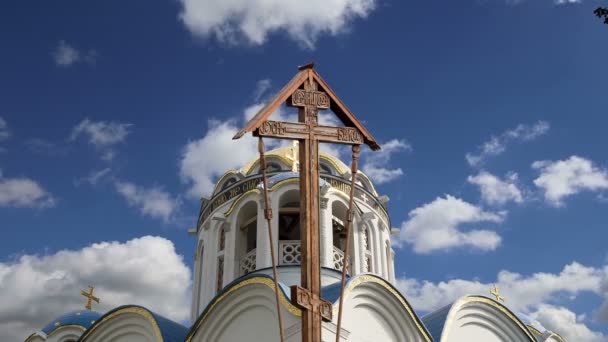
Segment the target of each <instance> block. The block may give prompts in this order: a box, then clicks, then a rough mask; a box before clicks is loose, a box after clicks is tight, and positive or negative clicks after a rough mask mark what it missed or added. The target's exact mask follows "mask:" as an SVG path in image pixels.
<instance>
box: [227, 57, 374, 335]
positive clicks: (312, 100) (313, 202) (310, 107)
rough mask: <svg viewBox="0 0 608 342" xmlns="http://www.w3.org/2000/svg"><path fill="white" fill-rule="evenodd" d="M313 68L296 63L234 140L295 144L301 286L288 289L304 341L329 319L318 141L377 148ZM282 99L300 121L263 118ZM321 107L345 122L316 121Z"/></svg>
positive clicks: (356, 148)
mask: <svg viewBox="0 0 608 342" xmlns="http://www.w3.org/2000/svg"><path fill="white" fill-rule="evenodd" d="M313 68H314V64H313V63H311V64H307V65H304V66H301V67H299V68H298V69H299V72H298V73H297V74H296V76H294V78H293V79H292V80H291V81H290V82H289V83H288V84H287V85H286V86H285V87H284V88H283V89H282V90H281V91H280V92H279V93H278V94H277V95H275V97H274V98H273V99H272V100H271V101H270V102H268V104H266V106H265V107H264V108H262V109H261V110H260V112H258V113H257V114H256V115H255V116H254V117H253V118H252V119H251V120H250V121H249V122H248V123H247V124H246V126H245V127H244V128H243V129H242V130H241V131H239V132H238V133H237V134H236V135H235V136H234V138H233V139H238V138H240V137H242V136H243V135H244V134H245V133H247V132H252V133H253V135H254V136H259V137H269V138H278V139H289V140H297V141H298V142H299V155H300V162H299V166H300V168H299V171H300V230H301V251H302V264H301V272H302V274H301V286H293V287H292V288H291V293H292V294H291V299H292V301H293V302H294V304H295V305H296V306H298V307H299V308H300V309H302V311H303V313H302V341H303V342H320V341H321V321H322V319H324V320H328V321H331V319H332V317H331V315H332V304H331V303H330V302H328V301H325V300H323V299H322V298H321V259H320V241H319V142H331V143H339V144H348V145H353V152H354V155H356V157H357V158H358V151H359V146H360V145H361V144H367V145H368V146H369V147H370V148H371V149H372V150H378V149H380V146H379V145H378V143H376V141H375V140H374V138H373V137H372V136H371V134H370V133H369V132H368V131H367V130H366V129H365V127H363V125H361V123H360V122H359V121H358V120H357V119H356V118H355V116H354V115H353V114H352V113H351V112H350V111H349V110H348V108H346V106H345V105H344V104H343V103H342V101H341V100H340V99H339V98H338V97H337V96H336V94H335V93H334V92H333V91H332V90H331V89H330V88H329V86H328V85H327V84H326V83H325V81H323V79H322V78H321V76H319V74H318V73H317V72H316V71H315V70H314V69H313ZM283 103H286V104H287V105H288V106H292V107H298V122H282V121H271V120H267V119H268V117H269V116H270V115H271V114H272V113H273V112H274V111H275V110H276V109H277V108H278V107H279V106H280V105H281V104H283ZM321 109H331V110H332V111H333V112H334V114H336V116H337V117H338V118H339V119H340V121H342V123H343V124H344V126H342V127H332V126H321V125H319V123H318V113H319V110H321ZM355 151H356V152H355ZM355 165H356V164H355ZM355 173H356V170H355ZM355 173H353V175H352V177H353V178H354V177H355ZM345 262H346V260H345ZM278 314H279V315H280V312H279V313H278ZM337 334H340V332H339V331H338V332H337Z"/></svg>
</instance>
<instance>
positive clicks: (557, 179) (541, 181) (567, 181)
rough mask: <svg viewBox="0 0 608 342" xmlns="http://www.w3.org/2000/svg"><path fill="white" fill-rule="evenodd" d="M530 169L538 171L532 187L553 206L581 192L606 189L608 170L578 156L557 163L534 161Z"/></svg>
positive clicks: (607, 187) (607, 186)
mask: <svg viewBox="0 0 608 342" xmlns="http://www.w3.org/2000/svg"><path fill="white" fill-rule="evenodd" d="M532 168H534V169H537V170H539V171H540V175H539V176H538V178H536V179H535V180H534V185H536V186H537V187H538V188H540V189H541V190H542V191H543V192H544V197H545V200H546V201H547V202H548V203H550V204H552V205H555V206H561V205H563V201H562V200H563V199H564V198H565V197H568V196H571V195H574V194H577V193H579V192H581V191H585V190H586V191H600V190H606V189H608V170H606V169H601V168H598V167H596V166H594V165H593V162H592V161H590V160H588V159H585V158H581V157H578V156H571V157H570V158H568V159H565V160H558V161H548V160H543V161H536V162H534V163H533V164H532Z"/></svg>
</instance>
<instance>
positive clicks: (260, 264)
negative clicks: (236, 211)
mask: <svg viewBox="0 0 608 342" xmlns="http://www.w3.org/2000/svg"><path fill="white" fill-rule="evenodd" d="M273 214H274V212H273ZM256 239H257V241H256V245H257V246H256V252H255V263H256V265H255V268H256V269H260V268H266V267H271V266H272V261H271V260H270V245H269V243H268V224H267V223H266V218H265V216H264V200H263V199H262V200H259V201H258V214H257V237H256Z"/></svg>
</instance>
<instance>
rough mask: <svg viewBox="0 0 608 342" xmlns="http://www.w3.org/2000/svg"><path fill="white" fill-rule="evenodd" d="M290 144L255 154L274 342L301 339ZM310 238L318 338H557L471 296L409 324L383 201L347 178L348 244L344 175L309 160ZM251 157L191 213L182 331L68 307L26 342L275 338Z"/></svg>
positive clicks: (558, 341) (119, 313)
mask: <svg viewBox="0 0 608 342" xmlns="http://www.w3.org/2000/svg"><path fill="white" fill-rule="evenodd" d="M297 150H298V149H297V148H294V147H283V148H279V149H276V150H273V151H269V152H268V153H267V154H266V158H267V161H268V169H267V172H268V173H269V179H268V182H269V184H268V190H269V195H270V204H271V208H272V211H273V212H274V213H276V214H275V215H274V216H273V222H272V229H273V230H274V231H273V236H274V237H275V239H276V240H275V241H272V244H274V247H275V250H276V251H277V253H276V258H277V260H276V263H277V265H278V266H277V268H278V277H279V279H278V280H279V284H280V296H279V298H280V308H281V315H282V317H283V320H284V327H285V339H286V341H288V342H296V341H301V319H300V317H301V314H302V312H301V311H300V309H299V308H297V307H296V306H294V305H292V304H291V299H290V291H289V287H290V286H291V285H295V284H299V283H300V258H301V254H300V225H299V224H300V219H299V215H300V212H299V208H300V206H299V198H300V197H299V174H298V173H297V172H294V171H297V165H296V166H294V163H295V161H296V160H298V156H297V153H298V151H297ZM319 163H320V170H321V181H320V194H321V198H320V237H321V246H320V248H321V266H322V271H321V273H322V274H321V281H322V297H323V298H324V299H326V300H328V301H330V302H332V303H333V310H334V315H333V317H334V321H332V322H323V332H322V340H323V341H325V342H328V341H335V338H336V334H340V336H341V340H342V341H348V342H371V341H374V342H384V341H386V342H389V341H392V342H406V341H407V342H415V341H435V342H470V341H480V342H519V341H521V342H536V341H551V342H564V339H563V338H562V337H561V336H560V335H559V334H557V333H554V332H551V331H546V330H545V329H544V328H542V327H541V326H538V324H537V325H532V323H531V322H529V321H527V320H526V319H525V317H524V316H522V315H518V314H516V313H514V312H512V311H511V310H509V308H508V307H507V306H505V305H504V304H502V303H500V302H498V301H496V300H494V299H492V298H488V297H485V296H482V295H478V294H471V295H470V296H465V297H463V298H460V299H458V300H456V301H455V302H454V303H452V304H450V305H448V306H445V307H443V308H440V309H438V310H437V311H434V312H431V313H427V314H426V315H424V316H418V313H417V312H416V311H415V309H416V308H413V307H411V306H410V304H409V303H408V301H407V298H405V297H404V296H403V295H402V294H401V293H400V292H399V291H398V290H397V289H396V287H395V286H394V284H395V269H394V258H395V252H394V250H393V248H392V247H391V234H393V233H395V231H394V230H392V229H391V222H390V217H389V215H388V212H387V209H386V203H387V201H388V198H387V197H386V196H379V195H378V193H377V192H376V190H375V189H374V185H373V182H372V180H371V179H369V178H368V177H367V176H366V175H365V174H364V173H363V172H359V174H358V177H357V179H358V184H357V186H356V189H355V207H356V212H355V217H354V222H353V231H352V235H351V237H350V239H346V234H345V228H344V227H345V223H346V216H347V208H348V198H349V197H348V196H349V195H348V194H349V191H350V178H351V175H350V171H349V167H348V166H346V165H345V164H344V163H343V162H342V161H340V160H339V159H338V158H336V157H334V156H332V155H329V154H326V153H321V155H320V160H319ZM259 164H260V163H259V160H258V159H256V160H253V161H251V162H250V163H248V164H246V165H244V166H242V167H241V168H240V169H239V170H228V171H227V172H226V173H225V174H224V175H223V176H222V177H221V178H220V179H219V180H218V182H217V183H216V185H215V189H214V190H213V194H212V196H211V198H210V199H209V200H204V201H203V203H202V206H201V210H200V213H199V217H198V224H197V228H196V229H195V230H193V231H191V234H192V235H194V236H196V239H197V247H196V251H195V263H194V272H193V274H194V284H193V293H192V306H191V322H192V323H191V326H189V327H186V326H183V325H181V324H178V323H176V322H173V321H171V320H169V319H167V318H164V317H162V316H160V315H158V314H156V313H154V312H151V311H149V310H148V309H146V308H145V307H141V306H133V305H128V306H122V307H119V308H116V309H114V310H111V311H109V312H107V313H104V314H101V313H96V312H93V311H85V310H82V311H76V312H72V313H68V314H66V315H63V316H60V317H58V318H56V319H54V320H52V321H51V322H49V324H48V325H47V326H46V327H43V328H42V329H41V330H40V331H38V332H35V333H33V334H32V335H31V336H29V337H27V338H26V339H25V341H26V342H34V341H35V342H42V341H47V342H68V341H82V342H102V341H106V342H109V341H112V342H184V341H186V342H211V341H213V342H215V341H221V342H237V341H243V340H246V341H278V340H279V331H278V324H277V307H276V299H275V298H276V297H275V292H274V283H273V278H272V276H271V275H272V267H271V266H272V259H271V253H270V245H269V240H268V235H267V231H266V229H267V225H266V221H265V218H264V215H263V197H262V190H261V174H260V173H259V166H260V165H259ZM346 244H350V251H351V253H350V254H351V255H350V258H349V260H348V261H347V262H348V270H349V275H348V279H347V282H346V287H345V291H344V295H345V299H344V310H343V322H342V328H341V330H340V331H337V326H336V322H335V320H336V319H337V316H338V315H337V311H338V304H339V294H340V276H341V273H340V270H341V268H342V265H343V264H344V262H345V260H344V253H343V250H344V246H345V245H346Z"/></svg>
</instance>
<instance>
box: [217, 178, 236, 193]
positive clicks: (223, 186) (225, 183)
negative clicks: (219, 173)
mask: <svg viewBox="0 0 608 342" xmlns="http://www.w3.org/2000/svg"><path fill="white" fill-rule="evenodd" d="M237 181H238V179H237V178H235V177H232V178H230V179H228V180H227V181H225V182H224V184H222V190H221V191H223V190H226V189H227V188H228V187H229V186H231V185H232V184H234V183H236V182H237Z"/></svg>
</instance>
